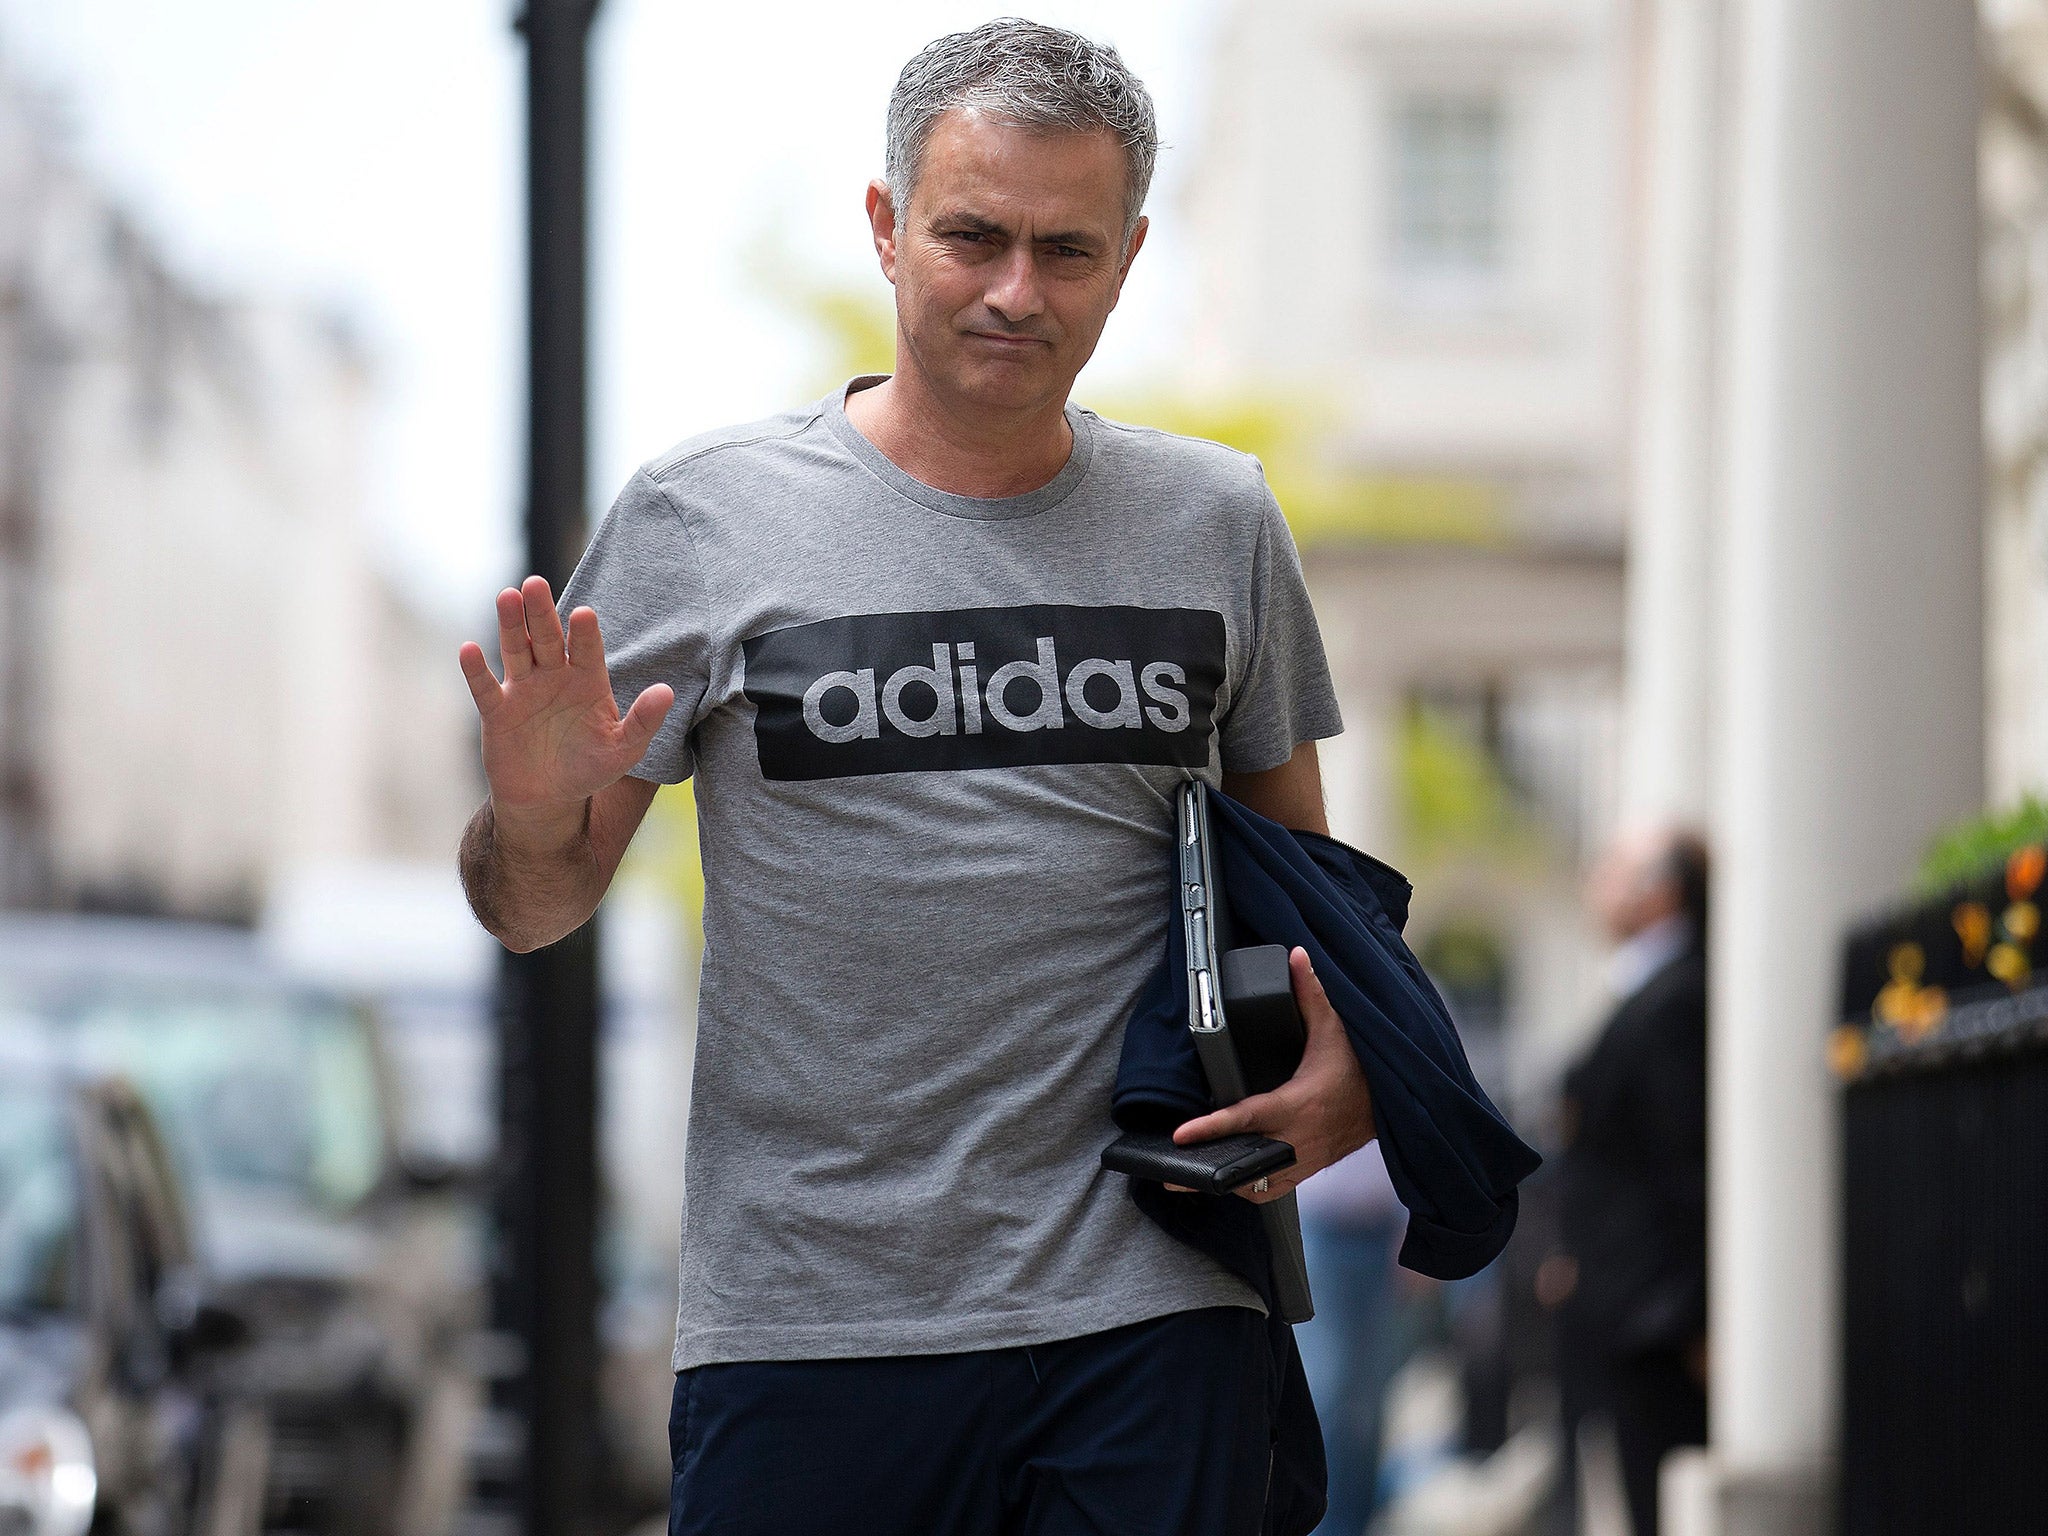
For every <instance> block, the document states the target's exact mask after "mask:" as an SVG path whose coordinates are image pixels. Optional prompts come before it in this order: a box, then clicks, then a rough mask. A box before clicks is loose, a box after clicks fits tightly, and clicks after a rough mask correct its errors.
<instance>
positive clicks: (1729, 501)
mask: <svg viewBox="0 0 2048 1536" xmlns="http://www.w3.org/2000/svg"><path fill="white" fill-rule="evenodd" d="M1737 26H1738V31H1737V33H1736V42H1737V47H1736V50H1735V52H1734V55H1733V63H1734V68H1735V71H1736V79H1737V81H1738V82H1739V88H1740V92H1741V96H1740V103H1739V107H1738V116H1739V128H1738V133H1737V138H1736V147H1735V152H1734V159H1733V161H1732V163H1731V169H1732V172H1733V178H1734V179H1733V202H1732V205H1731V217H1732V221H1733V222H1732V234H1733V239H1734V266H1733V285H1732V288H1731V290H1730V295H1729V307H1728V313H1727V324H1726V329H1725V331H1724V338H1725V346H1726V349H1727V352H1726V367H1727V372H1726V375H1725V378H1726V384H1727V395H1726V399H1725V409H1726V414H1725V418H1724V419H1725V420H1726V422H1727V434H1726V438H1727V441H1726V459H1725V476H1726V478H1725V482H1724V485H1725V495H1726V502H1725V506H1726V542H1725V546H1724V547H1725V551H1726V554H1725V603H1726V606H1725V607H1724V609H1723V611H1722V614H1721V633H1722V637H1723V638H1722V647H1723V667H1724V670H1723V690H1722V692H1721V694H1720V697H1719V707H1720V711H1721V713H1720V720H1719V729H1718V732H1717V735H1718V740H1719V749H1718V753H1717V758H1716V764H1715V768H1716V774H1717V780H1718V793H1719V795H1720V806H1719V826H1720V831H1721V839H1720V853H1721V866H1720V879H1719V883H1718V889H1717V891H1716V894H1715V912H1716V918H1715V927H1714V957H1713V986H1714V995H1713V1008H1714V1014H1713V1035H1712V1052H1713V1075H1712V1094H1713V1122H1712V1124H1713V1181H1712V1199H1713V1205H1712V1216H1711V1220H1712V1237H1713V1261H1712V1262H1713V1271H1712V1280H1713V1305H1714V1313H1713V1324H1712V1327H1713V1351H1712V1353H1713V1384H1712V1412H1713V1436H1714V1459H1715V1462H1716V1463H1717V1465H1718V1469H1719V1475H1720V1477H1721V1478H1722V1487H1723V1498H1722V1499H1721V1501H1720V1503H1721V1508H1722V1510H1723V1512H1724V1516H1725V1524H1724V1528H1726V1529H1741V1530H1756V1531H1763V1530H1773V1531H1776V1530H1816V1531H1817V1530H1819V1529H1820V1528H1821V1526H1820V1524H1819V1522H1820V1520H1821V1519H1822V1518H1823V1515H1822V1512H1821V1511H1822V1503H1821V1500H1820V1499H1819V1498H1818V1497H1817V1496H1809V1495H1818V1494H1819V1492H1820V1490H1822V1489H1824V1488H1825V1487H1826V1486H1827V1483H1826V1470H1825V1469H1826V1465H1827V1461H1828V1459H1829V1457H1830V1456H1831V1454H1832V1451H1833V1448H1834V1443H1835V1433H1836V1424H1837V1413H1836V1397H1837V1382H1838V1380H1839V1362H1838V1360H1837V1358H1836V1357H1837V1342H1836V1337H1837V1324H1838V1317H1839V1307H1838V1298H1837V1291H1838V1286H1837V1276H1836V1269H1837V1264H1838V1259H1837V1252H1836V1245H1837V1236H1836V1234H1837V1226H1838V1224H1837V1215H1836V1212H1837V1191H1838V1186H1839V1171H1838V1161H1839V1159H1838V1155H1837V1129H1836V1113H1835V1107H1836V1099H1835V1094H1834V1090H1833V1088H1832V1086H1831V1085H1830V1083H1829V1081H1828V1079H1827V1077H1826V1075H1825V1073H1824V1071H1823V1067H1822V1059H1821V1052H1822V1036H1823V1032H1824V1030H1825V1028H1826V1027H1827V1025H1828V1023H1829V1022H1830V1017H1831V1014H1832V1012H1833V1010H1834V1007H1835V985H1836V975H1837V966H1838V963H1839V959H1838V957H1839V947H1838V946H1839V939H1840V935H1841V932H1842V929H1843V926H1844V923H1845V921H1846V920H1847V919H1848V918H1849V917H1850V916H1851V915H1852V914H1853V913H1855V912H1856V911H1858V910H1859V909H1863V908H1866V907H1868V906H1870V905H1872V904H1873V903H1876V902H1879V901H1881V900H1883V899H1885V898H1886V897H1888V896H1889V895H1891V894H1893V893H1895V892H1896V891H1898V890H1899V888H1900V887H1901V885H1902V883H1903V882H1904V881H1905V880H1906V878H1907V877H1908V874H1909V872H1910V870H1911V867H1912V865H1913V862H1914V859H1915V858H1916V856H1917V855H1918V854H1919V852H1920V851H1921V849H1922V848H1923V847H1924V845H1925V843H1926V840H1927V838H1928V836H1929V834H1930V833H1931V832H1932V831H1933V830H1934V829H1935V828H1936V827H1937V826H1939V825H1941V824H1942V823H1944V822H1946V821H1948V820H1950V819H1952V818H1954V817H1956V816H1959V815H1963V814H1966V813H1968V812H1969V811H1970V810H1972V809H1973V808H1974V807H1976V806H1977V805H1978V804H1979V803H1980V802H1981V798H1982V794H1983V746H1982V740H1983V730H1984V719H1983V632H1982V581H1983V577H1982V565H1981V549H1982V521H1983V518H1982V508H1981V472H1980V464H1981V458H1982V441H1981V436H1980V429H1979V378H1980V374H1979V366H1980V364H1979V350H1980V349H1979V340H1978V333H1979V325H1978V270H1977V228H1978V209H1977V177H1976V168H1977V125H1978V85H1977V23H1976V13H1975V9H1974V7H1973V6H1972V5H1971V4H1970V3H1969V0H1913V3H1910V4H1907V3H1890V4H1882V5H1872V4H1870V3H1869V0H1773V3H1764V0H1752V3H1749V4H1745V5H1743V6H1741V7H1740V8H1739V20H1738V23H1737Z"/></svg>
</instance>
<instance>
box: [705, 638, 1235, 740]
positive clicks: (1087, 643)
mask: <svg viewBox="0 0 2048 1536" xmlns="http://www.w3.org/2000/svg"><path fill="white" fill-rule="evenodd" d="M743 649H744V651H745V653H746V666H747V671H746V696H747V697H748V698H749V699H750V700H752V701H753V704H754V708H755V717H754V740H755V745H756V748H757V750H758V752H759V754H760V759H761V773H762V776H763V777H764V778H769V779H829V778H848V777H857V776H862V775H868V774H880V773H920V772H947V771H957V770H961V769H971V768H1017V767H1026V766H1031V765H1036V764H1044V763H1156V764H1161V765H1167V766H1177V767H1183V768H1199V767H1202V766H1203V765H1205V764H1206V763H1207V762H1208V760H1209V737H1210V732H1211V731H1212V729H1213V727H1214V724H1215V708H1216V692H1217V690H1218V688H1220V687H1221V686H1222V683H1223V676H1224V627H1223V617H1222V615H1221V614H1217V613H1214V612H1211V611H1209V610H1207V609H1197V608H1132V607H1099V608H1083V607H1074V606H1068V605H1061V604H1033V605H1028V606H1023V607H1015V608H953V609H947V610H943V611H940V612H935V613H869V614H855V615H852V616H849V617H846V618H838V619H821V620H819V621H817V622H816V623H811V624H798V625H793V626H791V627H790V628H787V629H777V630H771V631H769V632H768V633H766V634H761V635H756V636H754V637H753V638H752V639H749V640H747V641H745V642H743Z"/></svg>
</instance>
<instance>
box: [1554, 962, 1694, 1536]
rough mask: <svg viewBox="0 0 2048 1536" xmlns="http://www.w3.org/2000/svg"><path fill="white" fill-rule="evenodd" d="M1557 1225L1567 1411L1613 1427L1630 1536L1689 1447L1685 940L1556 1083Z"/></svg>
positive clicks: (1690, 1072)
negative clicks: (1670, 1464)
mask: <svg viewBox="0 0 2048 1536" xmlns="http://www.w3.org/2000/svg"><path fill="white" fill-rule="evenodd" d="M1564 1130H1565V1157H1564V1165H1563V1176H1562V1179H1561V1184H1562V1212H1561V1216H1562V1225H1563V1238H1564V1248H1565V1251H1566V1252H1567V1253H1568V1254H1570V1255H1571V1257H1572V1258H1573V1260H1574V1261H1575V1262H1576V1264H1577V1268H1578V1279H1577V1285H1576V1287H1575V1288H1574V1289H1573V1291H1572V1294H1571V1296H1570V1298H1569V1299H1568V1300H1567V1301H1566V1303H1565V1308H1564V1316H1563V1319H1562V1328H1563V1335H1562V1340H1561V1343H1562V1345H1563V1352H1564V1358H1565V1361H1566V1373H1567V1378H1568V1379H1567V1381H1566V1395H1567V1398H1568V1399H1569V1400H1570V1402H1569V1404H1568V1413H1569V1412H1570V1411H1571V1410H1572V1409H1579V1410H1598V1411H1601V1412H1605V1413H1606V1414H1608V1415H1609V1416H1610V1417H1611V1418H1612V1419H1613V1422H1614V1429H1615V1439H1616V1441H1617V1444H1618V1448H1619V1450H1620V1452H1621V1463H1622V1475H1623V1479H1624V1481H1625V1483H1626V1484H1627V1493H1628V1502H1629V1509H1630V1513H1631V1514H1632V1515H1633V1517H1634V1520H1635V1527H1636V1536H1656V1531H1657V1466H1658V1463H1659V1462H1661V1461H1662V1460H1663V1457H1664V1454H1665V1452H1667V1451H1669V1450H1671V1449H1672V1448H1673V1447H1675V1446H1680V1445H1697V1444H1702V1443H1704V1441H1705V1439H1706V1429H1707V1402H1706V1393H1705V1391H1704V1389H1703V1388H1702V1387H1701V1386H1700V1384H1699V1383H1698V1382H1697V1381H1696V1380H1694V1378H1693V1376H1692V1374H1691V1372H1690V1371H1689V1370H1688V1369H1687V1367H1686V1364H1685V1357H1686V1351H1687V1349H1688V1348H1689V1347H1693V1346H1695V1345H1696V1343H1697V1341H1698V1340H1700V1339H1702V1338H1703V1337H1704V1336H1705V1334H1706V1331H1707V966H1706V957H1705V955H1704V954H1703V953H1702V952H1701V950H1700V949H1699V947H1698V945H1697V944H1693V945H1689V946H1688V947H1687V948H1685V949H1684V950H1682V951H1681V952H1680V953H1679V954H1678V955H1677V956H1676V958H1674V959H1672V960H1670V961H1669V962H1668V963H1666V964H1665V965H1664V967H1663V968H1662V969H1660V970H1659V971H1657V972H1656V973H1655V974H1654V975H1652V976H1651V977H1650V978H1649V979H1648V980H1647V981H1646V982H1644V983H1643V985H1642V986H1641V987H1640V988H1638V989H1637V990H1636V991H1635V992H1634V993H1633V994H1632V995H1630V996H1629V997H1627V998H1625V999H1623V1001H1622V1002H1621V1003H1620V1004H1619V1006H1617V1007H1616V1009H1615V1011H1614V1014H1613V1016H1612V1017H1611V1018H1610V1019H1609V1020H1608V1023H1607V1026H1606V1028H1604V1029H1603V1030H1602V1031H1601V1032H1600V1037H1599V1039H1598V1040H1596V1041H1595V1042H1594V1045H1593V1048H1592V1050H1590V1051H1589V1052H1588V1053H1587V1054H1586V1056H1585V1058H1584V1059H1583V1060H1581V1061H1580V1062H1579V1063H1578V1065H1576V1066H1575V1067H1573V1068H1572V1070H1571V1071H1570V1072H1569V1073H1568V1074H1566V1077H1565V1115H1564Z"/></svg>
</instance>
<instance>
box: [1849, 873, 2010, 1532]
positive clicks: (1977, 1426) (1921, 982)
mask: <svg viewBox="0 0 2048 1536" xmlns="http://www.w3.org/2000/svg"><path fill="white" fill-rule="evenodd" d="M2029 877H2031V879H2030V878H2029ZM2015 878H2016V879H2017V883H2018V885H2020V886H2023V887H2025V888H2024V889H2015V888H2013V885H2014V880H2015ZM2039 881H2040V871H2039V866H2038V865H2037V864H2036V863H2034V862H2031V861H2021V862H2020V863H2018V864H2017V865H2016V866H2015V867H2013V868H2009V869H2008V871H2007V878H2006V880H2004V881H2001V882H1997V883H1995V884H1994V883H1987V885H1986V888H1985V889H1983V890H1981V891H1975V892H1970V891H1963V892H1952V893H1950V894H1949V895H1948V896H1946V897H1944V898H1942V899H1941V900H1940V901H1939V902H1929V903H1927V904H1926V905H1925V906H1922V907H1920V908H1917V909H1914V910H1912V911H1906V912H1901V913H1898V914H1895V915H1893V916H1891V917H1889V918H1886V919H1884V920H1882V921H1880V922H1876V923H1872V924H1868V925H1866V926H1865V927H1863V928H1862V929H1860V930H1859V931H1858V933H1857V934H1856V935H1855V936H1854V937H1853V938H1852V939H1851V942H1850V946H1849V963H1848V966H1847V975H1846V978H1845V980H1846V987H1845V997H1844V1002H1845V1012H1846V1013H1847V1016H1848V1022H1847V1023H1845V1024H1844V1026H1843V1028H1842V1030H1841V1031H1840V1032H1838V1034H1837V1036H1836V1039H1835V1044H1834V1052H1833V1054H1834V1058H1835V1064H1836V1067H1837V1069H1838V1071H1840V1072H1841V1074H1842V1075H1843V1077H1844V1078H1845V1079H1846V1080H1847V1084H1846V1089H1845V1103H1844V1153H1845V1156H1844V1170H1843V1172H1844V1190H1843V1199H1844V1212H1843V1258H1844V1266H1845V1267H1844V1274H1843V1328H1844V1337H1843V1402H1842V1410H1843V1411H1842V1489H1841V1495H1842V1497H1841V1509H1842V1529H1843V1531H1844V1533H1845V1536H1892V1533H1898V1536H1907V1533H1912V1536H1919V1533H1922V1532H1935V1531H1939V1532H1943V1533H1948V1532H1954V1533H1958V1536H1968V1533H1975V1532H2008V1531H2023V1530H2040V1529H2043V1528H2044V1522H2048V1516H2044V1514H2043V1504H2044V1498H2043V1493H2044V1478H2048V986H2043V985H2036V984H2035V983H2037V982H2041V981H2048V976H2044V975H2039V974H2036V973H2035V971H2034V968H2033V962H2034V960H2035V958H2036V956H2035V950H2036V946H2037V944H2038V942H2039V941H2038V939H2037V936H2036V927H2037V924H2036V923H2035V921H2034V919H2033V917H2032V915H2031V908H2032V902H2033V900H2034V896H2035V892H2034V889H2033V887H2034V886H2035V885H2038V884H2039ZM2000 944H2005V945H2008V946H2010V948H2009V949H2008V950H2007V951H2006V952H2005V954H2004V955H2003V956H2002V957H2001V958H2000V959H1998V960H1993V962H1992V963H1993V964H1994V965H1995V966H1997V967H1998V969H1999V970H2003V971H2005V972H2007V973H2008V974H2007V975H2006V976H2004V977H2001V976H1998V975H1997V974H1996V973H1995V972H1987V971H1986V969H1985V968H1984V961H1985V960H1986V959H1989V958H1991V957H1992V955H1993V953H1994V951H1995V950H1996V948H1997V946H1998V945H2000ZM2014 951H2018V952H2019V953H2017V954H2016V953H2014ZM2022 962H2024V966H2023V965H2022Z"/></svg>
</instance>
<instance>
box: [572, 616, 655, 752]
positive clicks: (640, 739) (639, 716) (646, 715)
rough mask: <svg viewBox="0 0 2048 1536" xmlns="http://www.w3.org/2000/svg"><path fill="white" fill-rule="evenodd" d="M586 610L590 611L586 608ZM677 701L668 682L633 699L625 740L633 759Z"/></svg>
mask: <svg viewBox="0 0 2048 1536" xmlns="http://www.w3.org/2000/svg"><path fill="white" fill-rule="evenodd" d="M584 612H586V613H587V612H589V610H588V609H585V610H584ZM675 702H676V691H675V689H673V688H671V687H669V685H668V684H667V683H656V684H655V685H654V686H653V687H651V688H648V689H645V690H643V691H642V693H641V695H640V697H639V698H637V699H635V700H634V701H633V707H632V708H631V709H629V710H627V711H626V719H625V731H624V734H623V737H622V739H623V741H624V742H625V746H626V750H627V751H628V752H630V753H632V754H633V761H634V762H636V763H637V762H639V761H640V759H641V758H642V757H643V756H644V755H646V752H647V745H648V743H649V742H651V741H653V740H654V733H655V732H656V731H658V730H660V729H661V722H662V721H663V720H665V719H667V718H668V712H669V710H670V709H671V708H673V707H674V705H675Z"/></svg>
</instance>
